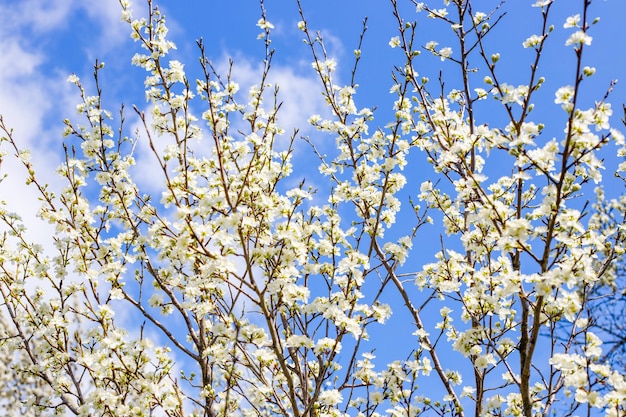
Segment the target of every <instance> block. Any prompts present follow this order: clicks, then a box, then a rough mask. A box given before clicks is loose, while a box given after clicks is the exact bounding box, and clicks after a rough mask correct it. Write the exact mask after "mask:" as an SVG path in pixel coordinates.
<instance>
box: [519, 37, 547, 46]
mask: <svg viewBox="0 0 626 417" xmlns="http://www.w3.org/2000/svg"><path fill="white" fill-rule="evenodd" d="M542 40H543V36H539V35H532V36H530V37H529V38H528V39H526V40H525V41H524V42H522V46H524V48H534V47H535V46H537V45H539V44H540V43H541V41H542Z"/></svg>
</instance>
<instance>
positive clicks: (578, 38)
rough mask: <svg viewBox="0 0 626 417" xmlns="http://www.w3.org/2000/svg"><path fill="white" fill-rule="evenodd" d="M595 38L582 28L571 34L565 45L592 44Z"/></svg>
mask: <svg viewBox="0 0 626 417" xmlns="http://www.w3.org/2000/svg"><path fill="white" fill-rule="evenodd" d="M592 39H593V38H592V37H591V36H589V35H587V33H585V32H584V31H582V30H579V31H577V32H574V33H572V34H571V35H570V37H569V38H567V40H566V41H565V46H569V45H574V46H578V45H583V44H584V45H591V40H592Z"/></svg>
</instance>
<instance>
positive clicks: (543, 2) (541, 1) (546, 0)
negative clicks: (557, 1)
mask: <svg viewBox="0 0 626 417" xmlns="http://www.w3.org/2000/svg"><path fill="white" fill-rule="evenodd" d="M552 1H553V0H537V1H536V2H535V3H534V4H533V7H545V6H547V5H549V4H550V3H552Z"/></svg>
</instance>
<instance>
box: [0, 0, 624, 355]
mask: <svg viewBox="0 0 626 417" xmlns="http://www.w3.org/2000/svg"><path fill="white" fill-rule="evenodd" d="M533 2H534V0H533V1H530V0H509V2H508V3H507V4H505V6H503V8H502V9H501V10H502V11H506V12H507V15H506V16H505V17H504V19H503V20H502V21H501V23H500V27H499V28H498V29H497V30H496V32H495V34H494V35H493V36H492V37H491V38H490V39H491V40H490V41H489V43H488V46H489V47H490V48H492V52H500V54H501V60H500V64H499V65H500V66H501V69H502V73H507V75H508V77H506V78H507V81H508V82H509V83H511V84H520V83H524V82H526V80H527V79H528V75H529V63H530V60H531V58H532V53H531V51H529V50H524V49H522V47H521V43H522V42H523V41H524V40H525V39H526V38H527V37H528V36H530V35H531V34H534V33H538V32H539V30H540V24H541V20H540V10H539V9H537V8H531V7H530V5H531V4H532V3H533ZM135 3H136V4H135V7H134V8H135V10H136V13H137V14H141V13H142V12H141V11H142V10H144V9H145V7H146V6H145V5H144V4H143V2H142V1H140V0H137V1H136V2H135ZM160 3H161V4H162V9H163V11H164V13H165V15H166V16H167V18H168V22H169V28H170V33H171V37H172V39H173V40H174V42H175V43H176V44H177V46H178V49H177V50H176V51H173V52H172V54H171V58H172V59H178V60H180V61H182V62H184V63H185V64H186V67H185V69H186V70H187V71H188V74H190V78H191V76H192V75H194V74H198V71H199V66H198V64H197V63H198V60H197V57H198V50H197V48H196V45H195V40H196V39H198V38H200V37H202V38H203V39H204V42H205V45H206V50H207V55H208V56H209V58H210V59H211V60H213V61H214V63H215V64H216V66H217V68H222V69H224V68H226V65H227V62H228V59H229V58H230V57H232V58H233V59H234V61H235V70H234V79H235V80H236V81H238V82H239V83H240V84H242V87H243V86H245V85H250V84H252V83H253V82H256V81H257V76H258V74H259V71H260V68H261V66H260V65H261V63H260V61H261V60H262V59H263V53H264V49H263V44H262V42H261V41H258V40H257V39H256V36H257V34H258V33H259V28H257V27H256V26H255V24H256V22H257V20H258V19H259V16H260V8H259V6H258V4H256V2H255V1H254V0H230V1H208V0H204V1H201V0H185V1H173V0H169V1H162V2H160ZM406 3H410V2H406ZM477 3H481V5H483V4H484V5H485V9H484V10H485V11H486V10H488V9H489V8H490V6H493V5H495V4H497V3H498V2H496V1H492V0H484V1H480V2H477ZM581 4H582V0H581V1H579V0H557V1H556V4H555V6H554V7H555V10H554V13H553V15H552V23H553V24H554V25H555V27H556V33H555V34H554V36H553V37H551V40H550V41H549V42H550V43H549V47H548V50H547V51H548V52H547V54H548V55H547V56H546V57H545V59H544V61H543V64H542V67H540V70H539V73H540V75H543V76H545V77H546V79H547V81H546V84H545V90H544V91H543V92H541V93H540V94H539V95H538V97H539V98H540V100H541V101H540V102H538V103H537V110H535V112H536V113H535V114H536V117H537V121H543V122H544V123H546V124H547V125H548V122H550V121H552V120H554V121H557V122H556V123H555V125H554V126H555V127H552V126H550V125H548V126H547V127H548V129H554V131H551V135H553V136H556V135H558V134H559V133H560V132H561V130H562V128H563V121H564V113H563V112H562V111H561V110H560V108H559V107H558V106H557V105H554V104H553V99H554V91H555V90H556V88H558V87H559V86H561V85H566V84H572V83H573V77H574V74H573V66H572V64H573V63H574V54H573V51H572V48H571V47H565V46H564V42H565V39H566V37H567V33H568V32H566V31H564V30H562V29H561V28H562V24H563V22H564V21H565V17H566V16H568V15H571V14H575V13H578V12H579V11H580V8H581ZM303 7H304V9H305V13H306V15H307V18H308V21H309V25H310V27H311V28H315V29H319V30H320V31H321V33H322V34H323V36H324V38H325V41H326V45H327V47H328V51H329V54H330V55H331V56H333V57H335V58H336V59H337V61H338V62H339V74H340V79H339V81H340V83H342V82H343V83H348V82H349V72H350V70H351V69H352V64H353V52H352V51H353V49H355V48H356V46H357V43H358V36H359V32H360V30H361V26H362V21H363V18H364V17H366V16H367V17H368V19H369V20H368V31H367V33H366V37H365V40H364V44H363V48H362V49H363V55H362V57H363V58H362V62H361V65H360V67H359V72H358V83H359V84H360V89H359V90H358V94H357V105H358V106H361V107H375V106H377V107H378V110H377V113H376V117H377V119H376V120H377V123H378V125H379V126H383V125H384V124H385V123H386V117H388V116H389V114H390V108H391V103H392V100H393V97H392V96H390V95H389V93H388V92H389V88H390V87H391V85H392V81H391V70H392V68H393V65H394V64H400V63H401V62H402V61H401V58H402V56H401V53H400V52H399V51H398V50H397V49H396V50H394V49H391V48H390V47H389V45H388V42H389V39H390V38H391V37H392V36H394V35H396V31H395V21H394V18H393V15H392V13H391V7H390V5H389V2H387V1H383V0H341V1H336V0H335V1H333V0H304V1H303ZM266 9H267V17H268V20H269V21H271V22H272V23H273V24H274V25H275V27H276V29H275V30H274V31H273V35H272V39H273V43H272V46H273V47H274V48H276V50H277V53H276V56H275V60H274V65H273V72H272V74H273V75H272V77H273V78H272V79H273V81H276V82H278V83H279V84H280V85H281V92H282V96H281V97H282V99H283V100H284V105H283V112H282V124H283V126H284V127H285V128H287V131H289V130H290V128H293V127H295V126H298V127H300V128H302V129H303V130H302V132H301V133H302V134H303V135H310V136H312V137H315V135H319V134H318V133H317V132H315V131H314V130H312V129H310V128H307V126H306V120H307V119H308V117H309V116H310V115H312V114H315V113H324V112H325V111H326V110H325V107H324V105H323V101H322V98H321V95H320V93H319V91H320V90H319V85H318V84H317V80H316V77H315V74H314V73H313V70H312V69H311V65H310V62H311V56H310V51H309V50H308V49H307V47H306V45H304V44H303V43H302V33H301V32H300V31H299V30H298V29H297V26H296V22H297V21H298V20H299V16H298V10H297V6H296V5H295V1H289V0H267V4H266ZM402 10H403V11H404V12H405V16H406V18H407V19H408V20H412V19H414V18H418V28H420V31H419V32H418V36H419V40H420V42H419V43H422V44H425V43H426V42H427V41H429V40H432V39H437V40H438V41H439V43H440V45H441V46H445V43H446V42H445V40H446V39H450V37H449V36H450V33H449V32H450V31H449V28H447V27H445V26H443V25H441V24H437V23H436V22H433V21H429V20H427V19H426V18H425V16H423V15H420V16H415V14H414V12H413V11H414V7H413V6H412V5H410V4H406V5H404V6H403V7H402ZM591 14H592V16H600V18H601V21H600V23H599V24H598V25H597V26H595V27H594V28H593V29H592V31H591V32H590V34H591V36H593V44H592V46H591V47H590V48H588V51H587V52H586V58H585V64H586V65H591V66H595V67H596V68H597V74H596V76H594V77H592V79H590V80H588V81H586V82H585V85H584V88H585V91H586V95H585V101H586V104H585V102H583V104H582V107H588V106H590V105H592V104H593V101H594V100H597V99H600V98H601V97H602V96H603V95H604V91H605V90H606V88H607V87H608V85H609V82H610V81H611V80H613V79H618V80H619V81H620V82H618V84H617V85H616V87H615V90H614V92H613V94H612V95H611V98H610V100H609V101H610V102H612V103H613V106H614V110H615V114H614V116H613V124H614V126H616V127H620V124H619V121H618V120H619V118H620V117H621V116H622V114H621V104H622V103H624V102H626V69H625V66H624V64H625V61H626V30H624V16H626V2H625V1H623V0H594V2H593V4H592V6H591ZM422 28H423V29H422ZM442 39H443V40H442ZM136 51H138V45H136V44H134V43H133V42H132V40H131V39H130V38H129V28H128V27H127V25H126V24H124V23H123V22H121V21H120V8H119V5H118V3H117V1H116V0H50V1H47V2H42V1H40V0H20V1H16V0H0V56H1V57H2V59H1V60H0V114H2V115H3V116H4V119H5V123H6V124H7V125H8V126H10V127H13V128H14V129H15V137H16V138H17V139H18V142H19V143H21V144H22V146H23V147H25V148H30V149H31V150H32V154H33V160H34V163H35V166H36V168H37V170H38V172H39V175H40V177H41V178H45V179H46V180H47V181H49V182H50V183H51V185H52V187H59V186H60V185H61V184H62V182H61V181H59V180H58V179H57V178H56V177H55V176H54V174H53V171H54V169H55V168H56V166H58V165H59V164H60V162H61V159H62V148H61V143H62V136H61V132H62V130H63V124H62V120H63V119H64V118H66V117H69V118H72V117H74V118H76V112H75V110H74V108H75V105H76V104H77V103H78V102H79V99H80V97H79V95H78V91H77V90H76V89H75V88H73V86H72V85H70V84H69V83H67V82H65V80H66V78H67V76H68V75H69V74H71V73H76V74H77V75H78V76H79V77H80V78H81V80H83V82H84V83H85V86H86V87H87V88H88V89H90V88H92V83H91V81H90V75H91V73H92V72H93V64H94V61H95V59H96V58H97V59H99V60H100V61H104V62H105V63H106V67H105V70H104V72H103V73H102V84H101V86H102V88H103V90H104V99H105V106H106V107H107V108H108V109H109V110H110V111H112V112H113V113H114V114H115V113H117V111H118V109H119V105H120V103H122V102H123V103H125V104H126V106H127V111H128V112H127V117H128V118H129V125H130V126H131V128H132V127H133V126H135V127H136V126H138V121H137V120H136V118H134V116H133V114H132V111H130V108H131V105H132V104H136V105H137V106H138V107H139V108H142V109H147V106H148V105H147V103H146V102H145V99H144V95H143V79H144V77H145V72H144V71H143V70H141V69H139V68H136V67H132V66H130V59H131V57H132V56H133V54H134V53H135V52H136ZM423 55H424V57H423V59H422V61H420V62H422V63H423V67H421V68H418V70H419V71H420V72H422V73H423V74H426V75H428V76H430V77H431V79H435V78H436V76H437V73H438V72H439V69H440V68H443V69H444V70H452V69H453V67H452V66H451V65H450V64H449V63H447V62H446V63H442V62H441V61H440V60H439V58H436V57H429V56H427V53H424V54H423ZM477 65H478V63H477ZM480 79H482V74H481V75H480ZM447 82H448V84H447V87H448V86H449V87H450V88H453V87H454V77H452V78H449V79H448V81H447ZM474 84H475V85H474V87H484V85H482V84H481V83H480V82H479V79H477V81H476V82H475V83H474ZM92 92H93V91H92ZM481 105H482V104H481ZM485 105H486V104H485ZM480 114H481V115H485V113H480ZM487 116H488V119H487ZM487 116H485V117H486V120H480V119H479V120H478V122H479V123H483V122H489V123H490V124H494V125H495V124H497V123H498V121H499V119H498V117H499V116H498V115H497V114H491V113H487ZM479 117H480V116H479ZM559 119H561V120H560V122H559ZM371 130H373V129H371ZM129 133H132V129H131V131H129ZM319 140H324V138H322V137H320V138H319ZM327 140H328V143H329V144H331V145H329V146H332V143H334V142H333V139H332V138H330V137H329V138H327ZM307 149H308V148H307V145H305V144H304V143H301V144H300V145H298V151H297V154H296V162H297V163H298V165H297V168H299V170H296V172H295V174H294V182H295V183H297V182H299V179H300V178H301V177H302V176H305V177H309V178H311V179H312V181H313V182H314V183H315V181H319V179H317V178H318V177H317V174H316V173H315V171H316V170H315V169H313V168H314V167H316V166H317V162H316V159H315V158H314V156H312V155H311V154H310V153H309V152H308V151H307ZM310 168H311V169H312V170H311V171H307V169H310ZM0 172H1V173H2V174H4V173H8V174H9V175H10V177H9V178H8V179H7V180H5V181H3V182H2V183H0V199H3V200H8V201H9V206H10V207H12V208H13V209H15V210H16V211H18V212H20V213H22V214H23V215H24V216H25V218H27V219H28V218H31V217H32V215H33V214H34V213H35V210H36V197H35V194H34V193H33V192H31V191H29V190H28V189H26V188H25V186H24V183H23V175H24V172H23V170H22V169H21V167H19V166H18V165H17V164H16V163H15V162H14V161H12V160H10V159H6V160H5V161H4V162H3V164H2V167H1V169H0ZM416 174H418V173H417V172H416ZM421 180H422V179H420V181H418V182H413V183H411V182H410V183H409V184H410V186H411V187H413V188H412V189H409V190H407V192H408V193H409V194H411V195H413V196H415V195H417V193H418V191H417V188H416V187H418V186H419V185H418V184H419V182H421ZM142 181H143V185H144V186H145V187H147V188H148V189H150V188H152V189H153V190H157V189H158V184H153V183H151V182H150V169H149V167H146V170H145V171H143V177H142ZM404 204H406V203H404ZM402 223H403V220H402V219H401V220H400V222H399V226H400V228H402V226H403V224H402ZM27 224H29V225H31V227H32V236H33V237H34V238H35V239H39V238H41V236H43V235H45V234H46V233H47V231H48V232H49V231H50V229H49V228H48V227H47V226H46V225H41V224H39V223H37V222H35V221H32V222H31V221H30V220H29V221H28V222H27ZM438 234H439V231H438V230H437V229H436V227H434V228H433V229H432V236H433V237H435V241H434V242H433V244H430V245H424V246H425V247H426V248H427V249H428V250H422V249H420V250H418V251H414V260H413V261H411V262H415V263H413V265H411V266H410V268H409V269H412V270H418V269H419V266H420V265H421V264H420V262H428V261H430V260H431V259H432V255H433V253H434V252H435V251H436V250H438V249H439V245H438ZM417 246H419V247H420V248H423V247H424V246H421V245H419V244H418V245H417ZM429 250H430V252H429ZM396 320H402V316H399V317H398V318H397V319H396ZM392 329H393V327H392ZM409 350H410V349H407V353H408V351H409Z"/></svg>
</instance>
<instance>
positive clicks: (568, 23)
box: [563, 14, 580, 29]
mask: <svg viewBox="0 0 626 417" xmlns="http://www.w3.org/2000/svg"><path fill="white" fill-rule="evenodd" d="M579 23H580V15H579V14H576V15H574V16H570V17H568V18H567V19H566V20H565V23H564V24H563V27H564V28H566V29H567V28H576V27H578V24H579Z"/></svg>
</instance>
